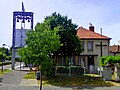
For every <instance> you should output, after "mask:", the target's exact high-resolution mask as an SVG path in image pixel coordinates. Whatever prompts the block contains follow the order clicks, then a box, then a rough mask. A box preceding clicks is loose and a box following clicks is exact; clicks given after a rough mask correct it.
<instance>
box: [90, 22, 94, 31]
mask: <svg viewBox="0 0 120 90" xmlns="http://www.w3.org/2000/svg"><path fill="white" fill-rule="evenodd" d="M89 24H90V26H89V30H90V31H92V32H94V26H93V25H92V24H91V23H89Z"/></svg>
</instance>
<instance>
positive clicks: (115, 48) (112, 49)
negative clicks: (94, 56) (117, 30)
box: [109, 45, 120, 52]
mask: <svg viewBox="0 0 120 90" xmlns="http://www.w3.org/2000/svg"><path fill="white" fill-rule="evenodd" d="M109 51H110V52H120V46H119V45H113V46H110V47H109Z"/></svg>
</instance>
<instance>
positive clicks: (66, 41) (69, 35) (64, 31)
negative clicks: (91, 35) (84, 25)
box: [44, 12, 82, 56]
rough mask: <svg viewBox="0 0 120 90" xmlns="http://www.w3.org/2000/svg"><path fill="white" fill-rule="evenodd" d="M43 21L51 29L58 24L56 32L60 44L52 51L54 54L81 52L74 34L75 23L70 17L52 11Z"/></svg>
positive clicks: (75, 31) (78, 40)
mask: <svg viewBox="0 0 120 90" xmlns="http://www.w3.org/2000/svg"><path fill="white" fill-rule="evenodd" d="M44 23H47V24H48V25H49V26H50V28H51V29H54V28H56V27H58V26H59V27H60V28H59V31H58V34H59V35H60V37H61V38H60V43H61V44H62V46H61V47H60V49H58V50H57V51H56V52H54V54H55V55H68V56H70V55H73V54H80V53H81V52H82V48H81V43H80V39H79V38H78V37H77V36H76V33H77V30H76V28H77V25H76V24H73V23H72V20H71V19H68V17H67V16H62V15H60V14H59V13H58V14H57V13H56V12H54V13H52V15H50V16H47V17H46V18H45V20H44Z"/></svg>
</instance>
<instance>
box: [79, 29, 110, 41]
mask: <svg viewBox="0 0 120 90" xmlns="http://www.w3.org/2000/svg"><path fill="white" fill-rule="evenodd" d="M77 36H78V37H80V39H108V40H110V39H111V38H109V37H107V36H104V35H101V34H98V33H95V32H93V31H90V30H88V29H85V28H83V27H79V28H78V29H77Z"/></svg>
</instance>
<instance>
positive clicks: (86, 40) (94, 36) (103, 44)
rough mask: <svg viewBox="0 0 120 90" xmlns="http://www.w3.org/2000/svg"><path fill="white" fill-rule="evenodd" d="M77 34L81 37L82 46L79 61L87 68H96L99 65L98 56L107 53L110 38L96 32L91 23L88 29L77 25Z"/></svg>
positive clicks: (106, 54)
mask: <svg viewBox="0 0 120 90" xmlns="http://www.w3.org/2000/svg"><path fill="white" fill-rule="evenodd" d="M77 36H78V37H79V38H80V39H81V41H82V47H83V52H82V53H81V55H80V57H81V58H80V59H81V62H84V66H85V68H86V69H87V70H90V68H91V69H93V68H94V70H97V69H98V68H99V67H100V65H99V60H100V57H102V56H108V55H109V44H110V39H111V38H109V37H107V36H104V35H101V34H98V33H96V32H95V29H94V26H92V25H91V26H90V27H89V29H85V28H83V27H79V28H78V29H77Z"/></svg>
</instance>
